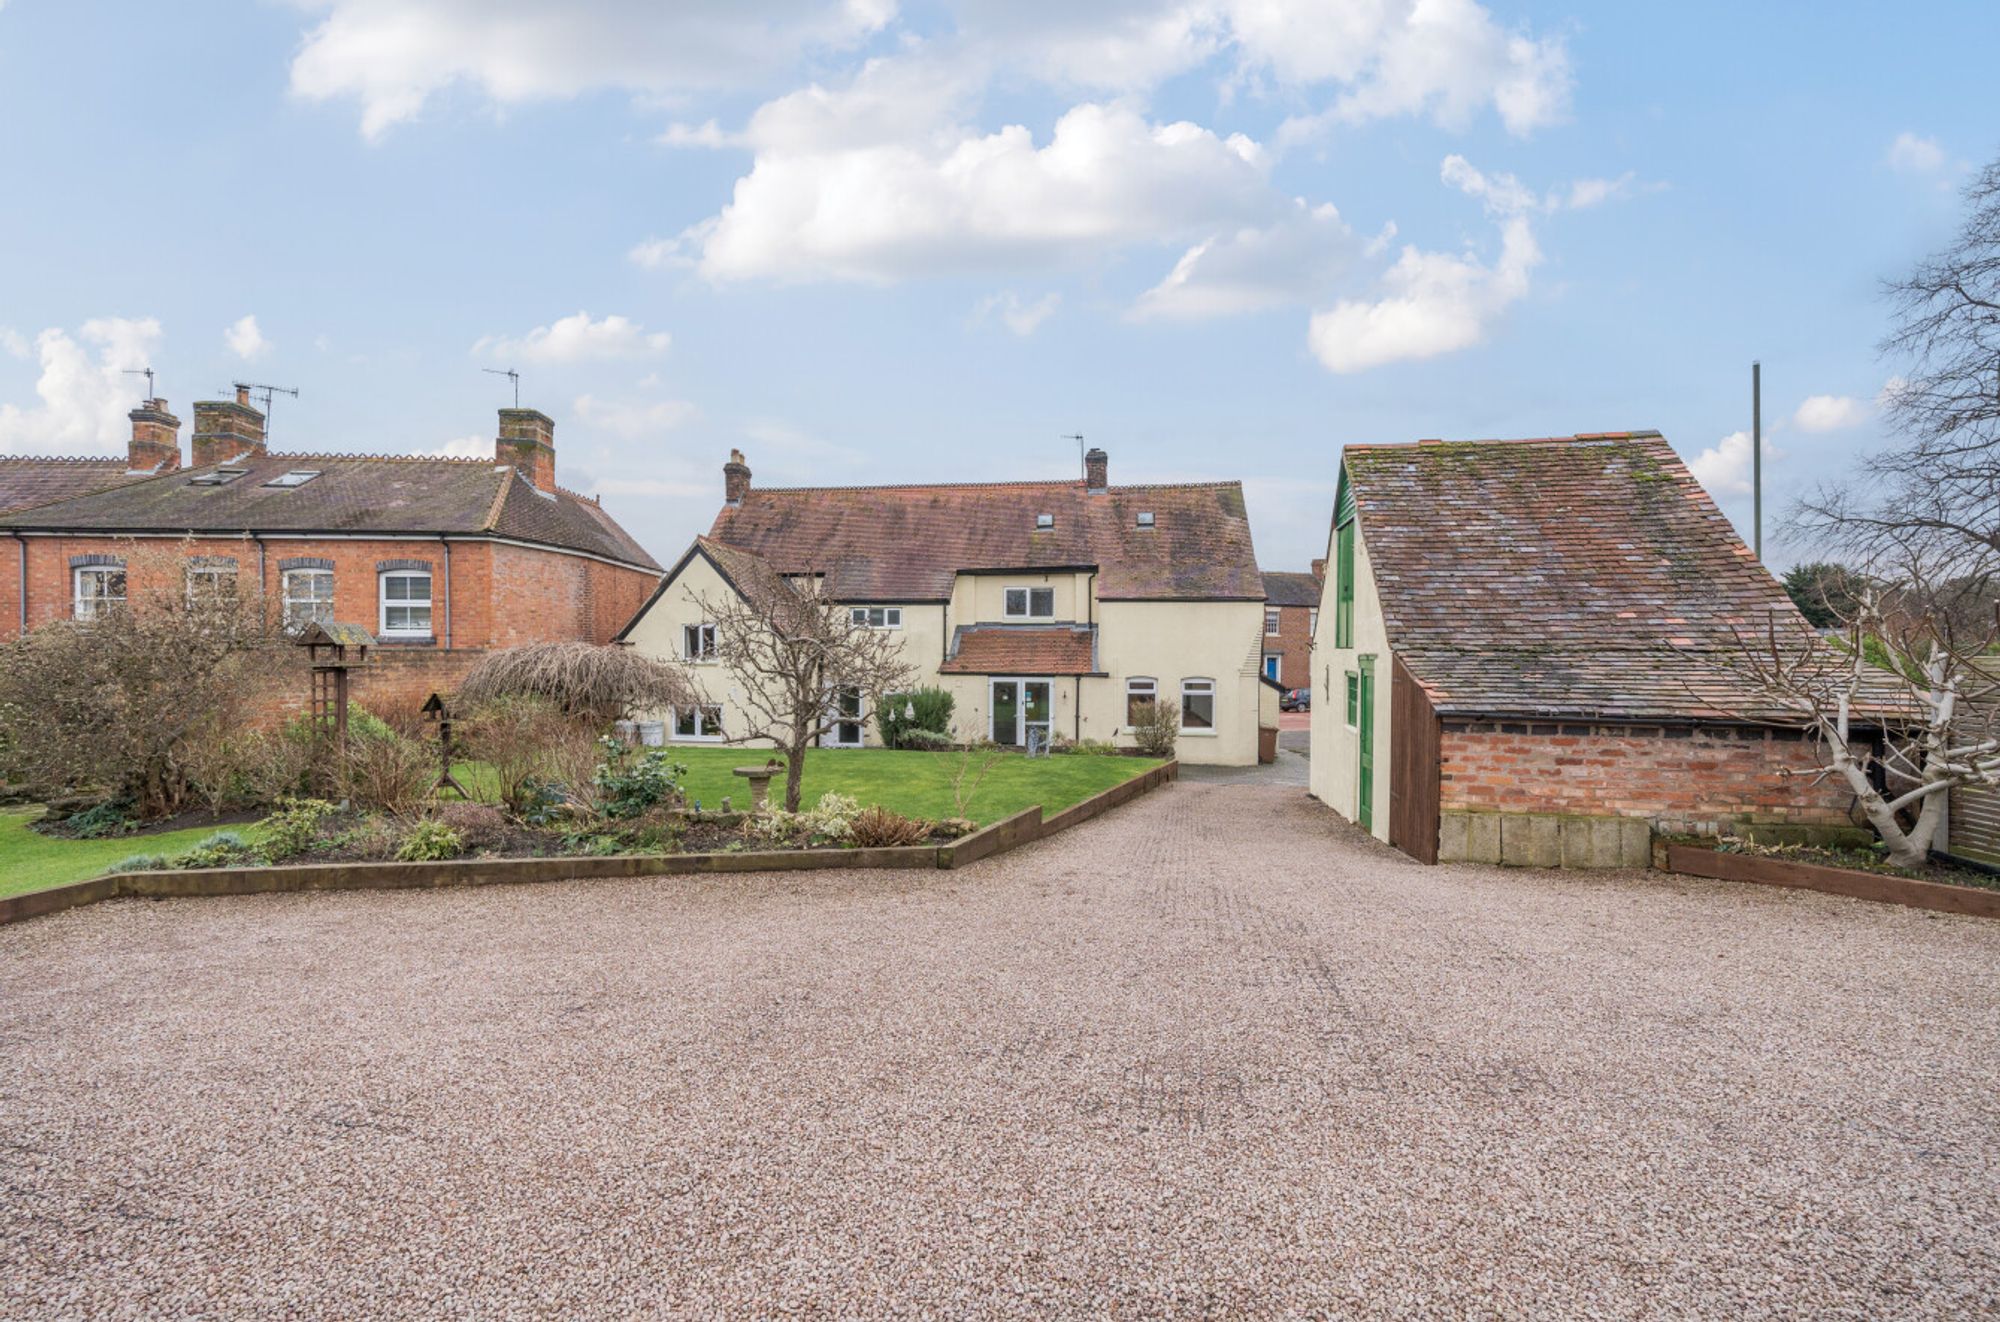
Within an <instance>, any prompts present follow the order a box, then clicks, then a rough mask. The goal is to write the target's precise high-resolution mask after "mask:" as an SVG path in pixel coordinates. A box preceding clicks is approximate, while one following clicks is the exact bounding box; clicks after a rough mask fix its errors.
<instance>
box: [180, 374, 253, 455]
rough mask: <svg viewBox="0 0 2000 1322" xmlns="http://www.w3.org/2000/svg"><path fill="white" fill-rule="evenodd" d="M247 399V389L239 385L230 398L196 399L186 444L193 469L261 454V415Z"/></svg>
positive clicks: (248, 393) (248, 394) (248, 396)
mask: <svg viewBox="0 0 2000 1322" xmlns="http://www.w3.org/2000/svg"><path fill="white" fill-rule="evenodd" d="M249 398H250V392H249V391H248V390H247V389H245V388H244V387H242V386H238V387H237V388H236V398H235V399H233V400H231V399H203V400H197V401H195V406H194V435H193V436H192V437H191V438H190V442H189V444H190V448H191V449H192V450H193V452H194V454H193V458H194V466H195V467H196V468H206V467H208V466H209V465H210V464H222V463H227V462H229V461H230V460H232V459H262V458H263V457H264V415H263V414H262V413H261V412H259V411H258V410H257V408H256V407H255V406H254V405H252V404H251V403H250V402H249Z"/></svg>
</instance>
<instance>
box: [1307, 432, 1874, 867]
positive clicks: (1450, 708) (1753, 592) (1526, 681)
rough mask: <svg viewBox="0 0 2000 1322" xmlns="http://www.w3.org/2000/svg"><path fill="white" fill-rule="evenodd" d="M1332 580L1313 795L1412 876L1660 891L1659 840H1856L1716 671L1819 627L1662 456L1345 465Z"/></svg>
mask: <svg viewBox="0 0 2000 1322" xmlns="http://www.w3.org/2000/svg"><path fill="white" fill-rule="evenodd" d="M1327 556H1328V573H1327V577H1326V587H1325V592H1324V596H1323V601H1322V604H1321V607H1320V616H1319V634H1318V639H1317V647H1316V648H1315V650H1314V659H1313V665H1314V668H1315V671H1316V674H1315V676H1314V678H1315V681H1316V682H1315V685H1314V689H1315V691H1314V698H1315V701H1314V703H1313V721H1312V750H1313V757H1312V782H1311V784H1312V792H1313V794H1314V795H1315V796H1316V797H1318V798H1319V799H1320V800H1321V801H1322V802H1324V803H1326V804H1327V805H1328V806H1330V807H1332V808H1333V809H1335V810H1336V811H1338V812H1340V813H1341V814H1343V815H1345V816H1347V817H1349V818H1350V819H1352V820H1353V821H1355V822H1357V823H1358V824H1360V825H1361V826H1363V827H1364V828H1366V829H1367V830H1369V831H1370V832H1372V833H1373V834H1374V835H1376V836H1377V837H1379V838H1381V839H1383V840H1386V841H1388V842H1389V843H1391V844H1393V845H1395V846H1397V847H1398V848H1400V849H1402V850H1403V851H1404V852H1406V853H1408V854H1410V855H1412V856H1414V857H1416V858H1418V859H1421V860H1423V861H1425V862H1436V861H1440V860H1443V861H1447V862H1449V861H1454V860H1476V861H1486V862H1510V863H1524V864H1532V865H1537V866H1554V865H1557V864H1561V865H1564V866H1638V867H1644V866H1646V865H1647V863H1648V860H1649V855H1650V849H1649V843H1650V833H1651V831H1652V829H1654V828H1656V827H1657V828H1661V829H1665V830H1675V831H1696V832H1728V831H1736V830H1743V829H1749V828H1757V827H1762V828H1766V829H1775V830H1780V831H1782V830H1794V831H1796V830H1800V829H1802V828H1829V827H1843V828H1844V827H1849V826H1851V825H1852V822H1851V819H1850V816H1849V811H1850V796H1849V794H1848V792H1847V791H1846V789H1845V788H1843V787H1842V786H1841V785H1839V784H1836V783H1835V782H1834V781H1833V780H1832V779H1831V778H1828V779H1819V778H1817V777H1816V776H1815V775H1814V774H1812V773H1815V772H1816V771H1817V770H1818V768H1819V767H1820V766H1821V765H1822V764H1821V762H1820V760H1819V757H1818V751H1817V750H1816V749H1815V748H1813V747H1812V746H1811V745H1810V744H1808V743H1806V742H1804V741H1803V740H1804V736H1803V733H1802V731H1801V730H1799V729H1798V728H1797V727H1796V726H1795V725H1792V724H1790V723H1788V721H1787V719H1786V717H1785V716H1784V714H1783V713H1782V712H1778V711H1772V710H1770V709H1769V704H1768V703H1767V702H1765V701H1764V700H1762V699H1761V698H1760V695H1759V694H1758V693H1757V692H1756V691H1755V690H1754V689H1753V688H1752V687H1751V686H1749V685H1748V684H1747V683H1746V682H1745V681H1743V680H1741V679H1738V678H1737V677H1735V676H1733V675H1732V674H1730V673H1729V672H1728V670H1727V669H1726V668H1725V667H1724V666H1722V665H1721V664H1719V663H1720V662H1721V661H1722V660H1723V659H1724V658H1725V657H1726V656H1727V655H1729V654H1731V653H1733V652H1735V650H1736V649H1737V648H1738V646H1739V644H1738V641H1737V637H1738V636H1737V634H1736V632H1735V631H1736V630H1742V631H1744V632H1745V633H1748V634H1753V635H1755V634H1761V633H1762V632H1763V631H1764V630H1765V629H1766V628H1767V626H1768V623H1769V622H1770V621H1771V620H1773V618H1776V619H1777V620H1778V622H1779V623H1780V625H1781V626H1783V627H1796V628H1798V629H1799V630H1801V631H1803V630H1804V629H1805V628H1806V627H1807V626H1806V625H1805V622H1804V620H1803V618H1802V617H1800V616H1799V615H1798V611H1797V609H1796V608H1795V607H1794V606H1793V605H1792V603H1791V601H1790V599H1789V598H1788V597H1787V596H1786V595H1785V592H1784V589H1783V588H1782V587H1780V586H1779V585H1778V583H1777V581H1776V580H1775V579H1773V578H1772V577H1771V575H1770V573H1769V572H1768V571H1767V570H1766V569H1765V568H1764V567H1763V565H1761V564H1759V563H1758V561H1757V559H1756V557H1755V556H1754V555H1753V554H1752V553H1751V551H1750V548H1749V547H1747V546H1745V545H1744V543H1743V540H1742V538H1740V537H1739V536H1737V534H1736V530H1735V529H1734V528H1733V527H1732V526H1731V525H1730V523H1729V521H1728V519H1726V518H1725V517H1724V516H1723V514H1722V512H1721V511H1720V510H1719V509H1717V508H1716V505H1715V502H1714V501H1713V500H1711V499H1710V498H1709V495H1708V493H1707V492H1706V491H1704V490H1703V489H1702V487H1701V484H1700V483H1698V482H1697V481H1695V479H1694V476H1693V475H1692V474H1691V473H1689V471H1688V469H1687V466H1686V465H1685V464H1684V463H1682V461H1681V459H1680V457H1679V456H1678V455H1676V454H1675V453H1674V451H1673V449H1672V448H1671V447H1670V446H1669V445H1668V444H1667V442H1666V441H1665V440H1664V439H1663V438H1662V437H1661V436H1660V435H1659V433H1657V432H1650V431H1641V432H1630V433H1610V434H1604V435H1586V436H1565V437H1552V438H1548V439H1541V440H1524V441H1471V442H1436V441H1425V442H1420V443H1417V444H1414V445H1357V446H1349V447H1347V449H1346V450H1345V452H1344V453H1343V455H1342V464H1341V471H1340V483H1339V487H1338V494H1337V497H1336V502H1335V511H1334V519H1333V528H1332V533H1331V536H1330V537H1329V545H1328V551H1327ZM1798 772H1804V773H1806V774H1803V775H1800V774H1793V773H1798Z"/></svg>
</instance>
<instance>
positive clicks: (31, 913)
mask: <svg viewBox="0 0 2000 1322" xmlns="http://www.w3.org/2000/svg"><path fill="white" fill-rule="evenodd" d="M1179 772H1180V767H1179V764H1178V763H1175V762H1167V763H1162V764H1161V765H1158V766H1155V767H1153V768H1151V769H1150V770H1148V771H1146V772H1144V773H1143V774H1141V775H1139V776H1137V777H1135V778H1133V779H1131V780H1128V781H1125V782H1123V783H1121V784H1118V785H1114V786H1112V787H1111V788H1110V789H1107V790H1104V791H1103V792H1101V793H1099V794H1097V795H1094V796H1092V797H1091V798H1089V799H1086V800H1084V801H1083V802H1080V803H1075V804H1072V805H1070V806H1069V807H1068V808H1067V809H1065V810H1064V811H1062V812H1060V813H1058V814H1055V815H1054V816H1053V817H1049V818H1046V819H1045V818H1044V816H1043V813H1042V810H1041V808H1040V807H1030V808H1026V809H1023V810H1022V811H1020V812H1018V813H1015V814H1013V815H1012V816H1009V817H1005V818H1002V819H1001V820H999V821H997V822H993V823H991V824H990V825H987V826H984V827H982V828H980V829H979V830H976V831H974V832H972V833H971V834H969V835H964V836H961V837H959V838H956V839H953V840H950V841H949V842H946V843H942V844H923V845H915V846H909V847H903V848H870V847H857V846H851V847H847V848H785V849H764V848H756V849H752V848H727V849H723V850H715V851H705V852H678V853H648V854H614V855H607V856H592V855H565V856H552V857H531V858H469V859H448V860H440V861H426V862H385V861H358V862H314V863H305V864H287V865H279V866H258V865H246V866H232V867H216V868H200V869H175V870H165V871H134V872H124V873H118V874H114V875H110V876H103V877H96V878H93V879H91V880H88V881H80V882H75V883H73V884H70V885H66V886H54V887H50V888H48V889H45V890H38V891H31V892H28V893H26V894H20V895H14V896H12V897H0V924H6V923H10V922H19V921H21V920H23V919H27V918H33V917H38V916H40V915H42V914H49V913H58V912H61V911H62V910H65V909H72V908H77V907H79V906H81V905H86V904H95V903H97V902H99V901H101V900H110V899H118V898H123V897H145V898H154V899H160V898H167V897H172V896H203V895H249V894H258V893H265V892H284V891H307V890H402V889H410V888H427V887H438V886H467V885H492V884H497V883H505V882H532V881H564V880H574V879H581V878H601V877H647V876H675V875H686V874H701V873H718V872H779V871H802V870H808V869H821V868H836V869H852V868H927V869H938V868H945V869H949V868H958V867H963V866H964V865H966V864H968V863H972V862H976V861H978V860H980V859H983V858H989V857H991V856H993V855H995V854H1000V853H1005V852H1006V851H1008V850H1011V849H1016V848H1019V847H1020V846H1022V845H1025V844H1029V843H1032V842H1033V841H1036V840H1041V839H1045V838H1047V837H1048V836H1051V835H1054V834H1056V833H1058V832H1060V831H1063V830H1067V829H1068V828H1070V827H1072V826H1075V825H1078V824H1079V823H1081V822H1085V821H1088V820H1090V819H1091V818H1092V817H1095V816H1097V815H1099V814H1100V813H1103V812H1106V811H1108V810H1109V809H1111V808H1113V807H1116V806H1117V805H1118V804H1121V803H1125V802H1127V801H1129V800H1131V799H1134V798H1136V797H1138V796H1139V795H1141V794H1144V793H1146V792H1147V791H1149V790H1152V789H1155V788H1157V787H1159V786H1161V785H1164V784H1166V783H1167V782H1169V781H1171V780H1173V779H1175V778H1176V777H1177V776H1178V775H1179ZM714 825H717V826H718V827H721V826H723V824H722V823H714ZM725 829H726V828H725ZM738 839H739V840H740V839H741V837H740V835H739V836H738Z"/></svg>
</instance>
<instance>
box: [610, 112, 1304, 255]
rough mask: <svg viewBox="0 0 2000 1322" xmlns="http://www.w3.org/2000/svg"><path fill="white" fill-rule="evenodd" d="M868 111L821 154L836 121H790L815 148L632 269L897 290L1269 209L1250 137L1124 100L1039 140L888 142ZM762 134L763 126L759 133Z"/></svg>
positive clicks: (1171, 235)
mask: <svg viewBox="0 0 2000 1322" xmlns="http://www.w3.org/2000/svg"><path fill="white" fill-rule="evenodd" d="M761 113H762V112H760V115H761ZM871 113H872V112H871ZM869 117H870V116H869V115H867V114H864V116H863V118H862V122H861V123H859V124H857V123H856V122H855V121H853V120H843V121H842V122H841V123H840V124H839V125H838V126H837V127H838V129H839V130H851V131H854V132H855V133H856V140H859V141H862V142H864V143H866V144H867V145H861V146H846V145H842V146H823V145H821V144H824V143H826V142H827V141H829V140H830V139H831V138H832V137H833V136H834V132H835V126H831V125H828V124H826V123H825V122H823V121H822V122H819V123H806V122H801V121H800V120H797V119H792V118H789V117H786V122H785V134H786V137H787V139H788V140H790V141H813V142H814V143H815V146H816V148H817V149H812V150H794V149H792V148H791V147H790V146H774V147H773V148H772V149H770V150H768V151H767V150H761V149H760V151H759V154H758V157H757V160H756V163H755V164H754V165H753V167H752V168H751V171H750V173H749V174H748V175H747V176H745V177H744V178H742V179H740V180H738V181H737V184H736V194H735V198H734V200H733V201H731V202H730V204H729V205H728V206H726V207H724V208H723V210H722V211H721V213H720V214H718V215H716V216H714V217H712V218H711V219H709V220H708V221H705V222H703V223H702V224H700V225H697V226H695V227H693V228H691V229H689V230H688V231H686V232H684V233H683V234H682V235H681V238H680V240H679V242H678V243H677V244H674V245H671V246H667V245H656V244H648V245H642V248H641V250H639V251H635V253H634V258H635V260H638V261H640V262H641V264H658V263H659V262H661V261H670V260H675V259H677V258H678V259H685V260H692V261H694V262H695V263H696V265H697V266H698V267H699V269H700V270H701V271H702V273H703V274H704V275H706V276H708V277H709V278H710V279H712V280H716V281H726V280H741V279H752V278H767V279H794V280H798V279H814V278H819V279H846V280H873V281H889V280H894V279H897V278H899V277H903V276H909V275H916V274H924V273H933V272H939V271H952V270H961V271H962V270H986V269H997V268H1004V267H1011V268H1015V269H1018V268H1020V267H1023V266H1039V265H1048V264H1052V263H1060V262H1064V261H1069V260H1074V259H1078V258H1081V257H1083V256H1085V255H1093V254H1099V253H1102V252H1104V251H1106V250H1110V249H1116V248H1118V247H1121V246H1124V245H1128V244H1133V243H1150V242H1161V241H1170V240H1173V239H1176V238H1183V237H1193V236H1194V235H1196V234H1198V233H1201V232H1204V231H1209V230H1213V229H1214V228H1216V227H1218V226H1221V225H1225V224H1229V223H1231V222H1251V221H1256V220H1261V219H1264V218H1266V217H1267V216H1268V215H1269V214H1270V212H1271V210H1272V208H1273V200H1274V199H1273V196H1272V194H1271V190H1270V188H1269V185H1268V183H1267V182H1266V179H1265V170H1266V167H1267V164H1268V162H1267V160H1266V158H1265V155H1264V153H1263V151H1262V149H1261V148H1259V147H1258V145H1257V144H1256V143H1254V142H1252V141H1251V140H1250V139H1248V138H1245V137H1242V136H1240V135H1232V136H1230V137H1227V138H1224V137H1219V136H1217V135H1216V134H1214V133H1212V132H1210V131H1209V130H1207V129H1205V128H1201V127H1199V126H1197V125H1194V124H1190V123H1186V122H1178V123H1172V124H1156V123H1150V122H1148V121H1147V120H1146V119H1145V118H1144V117H1143V116H1141V115H1140V114H1139V113H1138V112H1137V111H1135V110H1132V109H1130V108H1128V107H1124V106H1116V105H1098V104H1093V103H1086V104H1084V105H1080V106H1077V107H1075V108H1074V109H1072V110H1070V111H1069V112H1068V113H1067V114H1065V115H1063V117H1062V118H1061V119H1060V120H1058V121H1057V123H1056V125H1055V130H1054V132H1053V134H1052V135H1051V137H1050V139H1049V141H1048V142H1047V143H1046V144H1045V145H1042V146H1037V145H1036V144H1035V142H1034V139H1033V137H1032V135H1031V134H1030V133H1029V131H1028V130H1027V129H1026V128H1025V127H1023V126H1021V125H1018V124H1017V125H1011V126H1009V127H1006V128H1003V129H1000V130H999V131H998V132H995V133H990V134H978V133H956V134H949V135H947V134H939V135H936V136H935V137H934V138H933V139H932V140H930V141H928V142H911V141H882V140H880V139H881V138H882V137H884V136H886V135H888V134H889V133H890V132H891V127H892V126H891V125H890V124H889V123H887V122H884V123H881V124H872V123H869V122H867V121H868V119H869ZM763 131H764V129H762V128H760V127H759V126H758V125H757V124H756V123H755V122H754V121H753V125H752V129H751V132H752V135H753V136H757V135H760V134H761V133H762V132H763Z"/></svg>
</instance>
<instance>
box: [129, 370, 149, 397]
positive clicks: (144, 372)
mask: <svg viewBox="0 0 2000 1322" xmlns="http://www.w3.org/2000/svg"><path fill="white" fill-rule="evenodd" d="M122 370H123V371H124V373H125V375H126V376H143V377H145V378H146V398H147V399H151V398H153V369H152V368H150V367H127V368H124V369H122Z"/></svg>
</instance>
